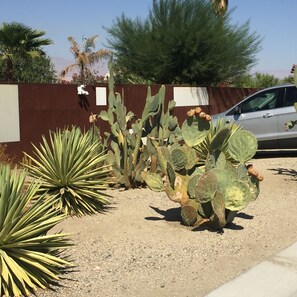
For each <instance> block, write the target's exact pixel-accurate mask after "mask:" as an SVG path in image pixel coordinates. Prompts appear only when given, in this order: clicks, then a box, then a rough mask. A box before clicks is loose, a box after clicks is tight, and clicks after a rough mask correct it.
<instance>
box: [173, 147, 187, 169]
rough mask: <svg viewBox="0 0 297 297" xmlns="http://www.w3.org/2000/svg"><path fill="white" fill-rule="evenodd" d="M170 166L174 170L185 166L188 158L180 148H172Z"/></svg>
mask: <svg viewBox="0 0 297 297" xmlns="http://www.w3.org/2000/svg"><path fill="white" fill-rule="evenodd" d="M170 157H171V162H172V166H173V168H174V169H175V170H176V171H180V170H181V169H184V168H185V167H186V166H187V163H188V158H187V155H186V154H185V152H184V151H183V150H182V149H174V150H172V152H171V155H170Z"/></svg>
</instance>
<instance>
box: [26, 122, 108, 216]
mask: <svg viewBox="0 0 297 297" xmlns="http://www.w3.org/2000/svg"><path fill="white" fill-rule="evenodd" d="M42 139H43V143H40V148H37V146H35V145H33V147H34V151H33V153H34V157H33V156H30V155H28V154H26V155H27V157H28V158H29V159H30V160H31V164H24V166H25V167H26V168H28V171H29V174H30V175H31V176H32V177H34V178H35V179H39V180H40V182H41V187H40V189H39V193H46V195H45V199H50V197H54V198H55V200H56V202H55V204H54V206H55V208H56V209H58V210H60V211H61V212H64V213H65V214H67V215H71V216H82V215H85V214H94V213H96V212H98V211H102V210H103V207H104V205H106V204H108V200H107V197H109V196H108V195H107V194H106V193H104V190H106V188H107V186H108V175H109V169H108V167H107V166H106V165H104V162H105V160H106V157H107V155H106V153H105V152H104V151H102V150H101V149H100V141H94V138H93V136H92V133H91V132H90V131H87V132H84V133H83V132H82V131H81V129H80V128H78V127H72V129H70V130H68V129H64V130H57V131H56V132H53V131H51V132H50V133H49V142H48V141H47V139H46V138H45V137H44V136H43V137H42Z"/></svg>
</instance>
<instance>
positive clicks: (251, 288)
mask: <svg viewBox="0 0 297 297" xmlns="http://www.w3.org/2000/svg"><path fill="white" fill-rule="evenodd" d="M205 297H297V242H296V243H294V244H292V245H291V246H289V247H288V248H286V249H285V250H283V251H282V252H280V253H278V254H276V255H275V256H273V257H271V258H270V259H268V260H267V261H263V262H262V263H260V264H258V265H256V266H255V267H253V268H251V269H250V270H248V271H246V272H244V273H242V274H241V275H239V276H238V277H237V278H235V279H233V280H231V281H230V282H228V283H226V284H224V285H223V286H221V287H219V288H218V289H216V290H214V291H213V292H211V293H209V294H207V295H206V296H205Z"/></svg>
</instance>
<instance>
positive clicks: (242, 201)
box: [223, 180, 251, 211]
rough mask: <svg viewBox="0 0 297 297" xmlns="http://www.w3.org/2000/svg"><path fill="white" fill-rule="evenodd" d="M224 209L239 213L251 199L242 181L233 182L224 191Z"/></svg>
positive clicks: (247, 188)
mask: <svg viewBox="0 0 297 297" xmlns="http://www.w3.org/2000/svg"><path fill="white" fill-rule="evenodd" d="M223 195H224V198H225V208H226V209H229V210H232V211H239V210H241V209H243V208H245V207H246V206H247V205H248V203H249V202H250V199H251V194H250V190H249V187H248V186H247V185H246V184H245V183H244V182H242V181H238V180H234V181H231V182H230V183H229V184H227V185H226V187H225V189H224V193H223Z"/></svg>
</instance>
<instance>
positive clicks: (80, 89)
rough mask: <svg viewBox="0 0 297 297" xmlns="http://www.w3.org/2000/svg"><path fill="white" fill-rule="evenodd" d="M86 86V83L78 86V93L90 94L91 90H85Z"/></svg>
mask: <svg viewBox="0 0 297 297" xmlns="http://www.w3.org/2000/svg"><path fill="white" fill-rule="evenodd" d="M85 87H86V86H85V85H80V86H78V87H77V94H78V95H85V96H87V95H89V92H88V91H86V90H85Z"/></svg>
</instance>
